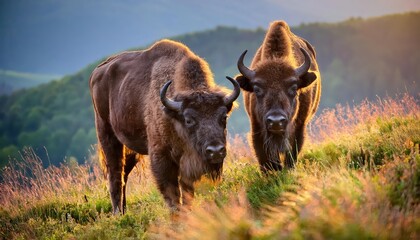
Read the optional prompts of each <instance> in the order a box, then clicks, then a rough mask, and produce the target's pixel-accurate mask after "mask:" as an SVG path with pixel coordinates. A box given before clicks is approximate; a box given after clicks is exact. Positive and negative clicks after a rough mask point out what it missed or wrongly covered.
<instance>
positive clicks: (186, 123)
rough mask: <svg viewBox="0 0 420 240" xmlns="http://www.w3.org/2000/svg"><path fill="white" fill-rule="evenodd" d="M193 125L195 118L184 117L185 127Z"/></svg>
mask: <svg viewBox="0 0 420 240" xmlns="http://www.w3.org/2000/svg"><path fill="white" fill-rule="evenodd" d="M194 125H195V120H194V119H192V118H189V117H187V118H185V126H186V127H193V126H194Z"/></svg>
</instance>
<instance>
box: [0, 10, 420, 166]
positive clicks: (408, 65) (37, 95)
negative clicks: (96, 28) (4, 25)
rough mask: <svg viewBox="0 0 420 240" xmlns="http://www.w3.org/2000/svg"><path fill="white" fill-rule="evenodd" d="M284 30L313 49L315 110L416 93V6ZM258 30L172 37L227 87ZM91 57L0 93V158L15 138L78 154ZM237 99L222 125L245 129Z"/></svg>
mask: <svg viewBox="0 0 420 240" xmlns="http://www.w3.org/2000/svg"><path fill="white" fill-rule="evenodd" d="M292 31H293V32H295V33H296V34H298V35H300V36H302V37H304V38H306V39H307V40H308V41H309V42H310V43H312V45H313V46H315V49H316V51H317V59H318V63H319V65H320V68H321V74H322V77H323V83H322V88H323V90H322V99H321V108H320V110H319V111H322V108H324V107H331V106H334V105H335V104H336V103H342V104H346V103H350V104H352V102H356V103H357V102H360V101H361V100H362V99H365V98H367V99H375V98H376V97H377V96H385V95H391V96H392V95H393V94H395V93H398V92H402V91H403V92H406V91H407V92H409V93H411V94H412V95H414V96H415V97H417V98H418V97H420V96H419V93H420V87H419V85H418V78H419V76H420V68H419V67H418V66H419V63H420V48H418V43H419V42H420V12H416V13H407V14H399V15H390V16H385V17H378V18H371V19H360V18H357V19H351V20H348V21H345V22H341V23H334V24H326V23H315V24H302V25H300V26H299V27H295V28H292ZM264 35H265V30H263V29H261V28H259V29H256V30H241V29H237V28H232V27H217V28H215V29H212V30H208V31H203V32H196V33H191V34H186V35H181V36H178V37H174V38H172V39H175V40H178V41H180V42H183V43H185V44H186V45H187V46H189V47H190V48H191V49H192V50H193V51H194V52H195V53H197V54H198V55H199V56H201V57H203V58H204V59H205V60H206V61H208V62H209V64H210V67H211V69H212V71H213V72H214V76H215V80H216V81H217V82H218V83H219V84H224V85H226V86H227V87H228V88H231V87H232V86H231V85H230V84H229V82H228V81H227V80H226V79H225V76H226V75H230V76H234V75H236V74H237V73H238V71H237V68H236V61H237V59H238V57H239V55H240V54H241V53H242V52H243V51H244V50H245V49H248V50H249V54H248V55H247V59H246V62H245V63H246V64H249V62H250V61H251V58H252V55H253V54H254V53H255V51H256V49H257V48H258V46H259V45H260V44H261V42H262V40H263V37H264ZM137 49H140V48H137ZM99 62H100V61H97V62H95V63H93V64H90V65H89V66H87V67H85V68H83V69H82V70H81V71H79V72H77V73H76V74H73V75H69V76H66V77H64V78H62V79H61V80H58V81H52V82H50V83H48V84H43V85H41V86H38V87H34V88H31V89H25V90H20V91H17V92H15V93H13V94H11V95H10V96H0V166H2V165H4V164H5V162H6V161H7V159H8V156H9V155H12V156H13V155H15V154H16V153H17V151H18V150H19V149H21V148H22V147H23V146H33V147H35V149H36V151H37V153H38V154H39V155H40V156H41V158H42V159H49V160H50V162H51V163H53V164H58V163H60V162H62V160H63V158H64V157H65V156H67V157H69V156H74V157H76V158H77V159H78V160H79V161H83V160H84V159H85V157H86V156H87V155H88V150H89V149H90V148H89V147H90V145H91V144H93V143H96V135H95V129H94V123H93V121H94V120H93V119H94V118H93V110H92V103H91V97H90V94H89V87H88V79H89V76H90V74H91V72H92V70H93V68H94V67H95V66H96V65H97V64H98V63H99ZM239 101H240V108H239V109H237V110H235V111H234V113H233V115H232V116H231V118H230V119H229V122H228V129H229V132H230V133H245V132H247V131H248V124H249V123H248V118H247V116H246V114H245V112H244V110H243V103H242V98H240V100H239ZM44 147H45V148H44ZM46 151H48V156H49V157H47V156H46V155H45V154H46Z"/></svg>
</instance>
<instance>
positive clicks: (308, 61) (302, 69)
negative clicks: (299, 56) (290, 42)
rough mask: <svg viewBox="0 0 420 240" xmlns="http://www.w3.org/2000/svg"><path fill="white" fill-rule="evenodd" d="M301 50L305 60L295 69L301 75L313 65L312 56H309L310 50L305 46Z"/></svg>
mask: <svg viewBox="0 0 420 240" xmlns="http://www.w3.org/2000/svg"><path fill="white" fill-rule="evenodd" d="M300 51H302V53H303V56H305V62H303V64H302V65H301V66H300V67H298V68H297V69H296V70H295V71H296V74H297V75H298V76H299V77H301V76H302V75H303V74H305V73H307V72H308V70H309V68H310V67H311V57H309V54H308V52H307V51H306V50H305V49H303V48H300Z"/></svg>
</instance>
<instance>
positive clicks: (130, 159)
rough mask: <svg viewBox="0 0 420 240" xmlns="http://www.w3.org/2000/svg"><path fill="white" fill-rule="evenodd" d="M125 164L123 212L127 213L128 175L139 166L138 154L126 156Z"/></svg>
mask: <svg viewBox="0 0 420 240" xmlns="http://www.w3.org/2000/svg"><path fill="white" fill-rule="evenodd" d="M124 158H125V163H124V186H123V202H122V210H123V213H125V212H126V210H127V209H126V208H127V199H126V198H127V193H126V187H127V181H128V175H129V174H130V172H131V170H133V168H134V167H135V166H136V164H137V158H136V153H129V154H125V156H124Z"/></svg>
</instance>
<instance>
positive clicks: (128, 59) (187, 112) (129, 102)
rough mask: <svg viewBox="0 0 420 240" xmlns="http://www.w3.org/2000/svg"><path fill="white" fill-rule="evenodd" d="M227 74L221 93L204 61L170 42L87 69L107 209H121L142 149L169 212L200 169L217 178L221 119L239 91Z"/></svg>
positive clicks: (186, 197)
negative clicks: (106, 188) (230, 89)
mask: <svg viewBox="0 0 420 240" xmlns="http://www.w3.org/2000/svg"><path fill="white" fill-rule="evenodd" d="M168 80H171V81H168ZM229 80H230V81H231V82H232V84H233V85H234V91H233V92H232V93H231V94H226V91H225V90H224V89H222V88H221V87H218V86H216V85H215V83H214V80H213V77H212V74H211V72H210V69H209V66H208V64H207V63H206V62H205V61H204V60H202V59H201V58H199V57H198V56H196V55H195V54H194V53H193V52H191V51H190V50H189V49H188V48H187V47H186V46H184V45H182V44H180V43H177V42H174V41H170V40H162V41H159V42H157V43H156V44H154V45H153V46H151V47H150V48H149V49H146V50H144V51H132V52H124V53H121V54H119V55H116V56H113V57H110V58H108V59H107V60H106V61H105V62H103V63H101V64H99V65H98V66H97V67H96V68H95V69H94V71H93V73H92V75H91V78H90V91H91V95H92V101H93V104H94V109H95V124H96V130H97V136H98V142H99V144H98V148H99V153H100V157H101V159H102V162H103V165H104V166H106V171H107V175H108V181H109V191H110V195H111V200H112V207H113V211H114V213H118V212H120V211H122V212H123V213H124V212H125V206H126V193H125V188H126V183H127V178H128V175H129V174H130V171H131V170H132V169H133V167H134V166H135V165H136V163H137V162H138V160H139V159H140V158H141V156H142V155H149V158H150V161H151V170H152V173H153V175H154V178H155V180H156V183H157V186H158V188H159V190H160V192H161V193H162V194H163V196H164V199H165V201H166V203H167V204H168V205H169V207H170V208H171V209H174V210H175V209H179V206H180V204H181V203H183V204H189V202H190V200H191V198H192V197H193V196H194V187H193V183H194V181H196V180H198V179H199V178H200V177H201V176H202V175H203V174H206V173H208V174H210V176H212V177H213V178H218V177H219V176H220V174H221V171H222V166H223V159H224V158H225V156H226V118H227V116H228V114H229V113H230V112H231V110H232V106H233V102H234V101H235V99H236V98H237V97H238V96H239V92H240V87H239V84H238V83H237V82H236V81H235V80H233V79H229ZM171 84H172V86H170V85H171ZM181 201H182V202H181Z"/></svg>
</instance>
